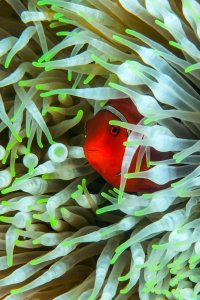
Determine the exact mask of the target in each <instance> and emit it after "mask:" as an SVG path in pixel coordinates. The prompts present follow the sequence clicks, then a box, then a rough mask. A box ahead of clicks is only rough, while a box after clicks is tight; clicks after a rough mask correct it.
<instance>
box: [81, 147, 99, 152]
mask: <svg viewBox="0 0 200 300" xmlns="http://www.w3.org/2000/svg"><path fill="white" fill-rule="evenodd" d="M96 151H97V149H87V148H85V149H84V152H96Z"/></svg>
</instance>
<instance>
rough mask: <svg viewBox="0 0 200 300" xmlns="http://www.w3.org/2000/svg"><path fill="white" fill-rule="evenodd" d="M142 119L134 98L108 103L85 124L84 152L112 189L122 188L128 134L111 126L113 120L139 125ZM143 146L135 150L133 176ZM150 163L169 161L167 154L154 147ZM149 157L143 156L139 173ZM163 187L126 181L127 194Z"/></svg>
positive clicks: (149, 183) (133, 179)
mask: <svg viewBox="0 0 200 300" xmlns="http://www.w3.org/2000/svg"><path fill="white" fill-rule="evenodd" d="M142 118H143V116H142V115H141V114H140V113H139V112H138V110H137V108H136V106H135V105H134V104H133V102H132V101H131V99H129V98H126V99H117V100H109V101H108V102H107V103H106V105H105V106H104V107H103V108H102V109H101V110H100V111H99V112H98V113H97V114H96V115H95V116H94V117H93V118H92V119H90V120H88V121H87V123H86V140H85V144H84V147H83V149H84V153H85V157H86V159H87V161H88V162H89V163H90V165H91V166H92V167H93V168H94V169H95V170H96V171H97V172H98V173H99V174H100V175H101V176H102V177H103V178H104V179H105V180H106V181H107V182H108V183H109V184H111V185H112V186H114V187H116V188H119V187H120V173H121V166H122V160H123V156H124V153H125V146H124V145H123V143H124V142H125V141H127V138H128V134H129V133H128V131H127V130H126V129H125V128H121V127H119V126H115V125H110V124H109V121H110V120H117V121H125V122H128V123H131V124H138V123H139V122H140V120H141V119H142ZM139 149H140V147H138V149H137V150H136V152H135V154H134V156H133V159H132V161H131V164H130V167H129V170H128V172H129V173H134V172H135V168H136V161H137V156H138V152H139ZM150 157H151V160H155V161H156V160H161V159H163V158H164V159H166V154H164V153H161V152H158V151H156V150H155V149H153V148H151V150H150ZM148 169H149V167H148V166H147V161H146V155H144V157H143V159H142V162H141V166H140V171H146V170H148ZM161 187H162V186H159V185H157V184H155V183H154V182H152V181H150V180H147V179H139V178H131V179H127V181H126V186H125V191H126V192H147V191H148V192H152V191H155V190H157V189H160V188H161ZM163 187H164V186H163Z"/></svg>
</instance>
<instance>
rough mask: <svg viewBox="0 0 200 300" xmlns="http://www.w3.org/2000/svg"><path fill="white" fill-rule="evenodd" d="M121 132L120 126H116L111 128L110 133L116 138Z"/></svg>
mask: <svg viewBox="0 0 200 300" xmlns="http://www.w3.org/2000/svg"><path fill="white" fill-rule="evenodd" d="M119 132H120V127H119V126H115V125H113V126H110V133H111V135H114V136H116V135H118V134H119Z"/></svg>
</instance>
